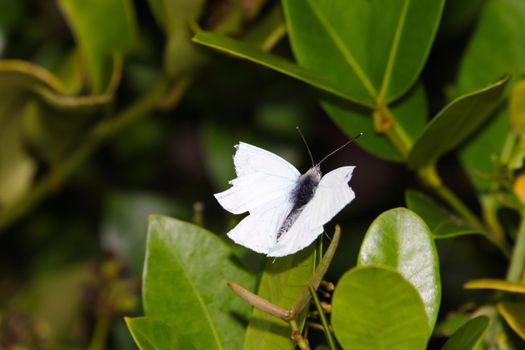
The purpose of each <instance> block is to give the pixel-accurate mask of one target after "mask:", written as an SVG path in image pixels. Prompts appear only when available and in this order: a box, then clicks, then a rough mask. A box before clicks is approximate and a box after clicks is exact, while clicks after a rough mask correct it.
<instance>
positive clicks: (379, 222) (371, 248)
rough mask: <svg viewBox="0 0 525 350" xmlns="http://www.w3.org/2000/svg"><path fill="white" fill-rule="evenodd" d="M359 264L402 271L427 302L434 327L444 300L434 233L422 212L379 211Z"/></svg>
mask: <svg viewBox="0 0 525 350" xmlns="http://www.w3.org/2000/svg"><path fill="white" fill-rule="evenodd" d="M358 265H359V266H366V265H382V266H389V267H391V268H394V269H396V270H397V271H399V273H401V275H403V277H405V278H406V279H407V280H408V281H410V282H411V283H412V284H413V285H414V286H415V287H416V289H417V291H418V293H419V295H420V297H421V300H423V303H424V304H425V311H426V313H427V325H428V327H427V329H429V330H432V329H433V328H434V325H435V323H436V319H437V314H438V311H439V303H440V300H441V281H440V276H439V260H438V256H437V252H436V247H435V245H434V240H433V239H432V234H431V232H430V230H429V229H428V227H427V225H426V224H425V222H424V221H423V220H421V218H419V216H417V215H416V214H414V213H413V212H411V211H410V210H408V209H405V208H396V209H391V210H388V211H386V212H384V213H383V214H381V215H379V216H378V217H377V219H375V220H374V222H373V223H372V224H371V225H370V227H369V228H368V231H367V233H366V236H365V238H364V240H363V243H362V245H361V250H360V251H359V257H358Z"/></svg>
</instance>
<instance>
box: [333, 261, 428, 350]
mask: <svg viewBox="0 0 525 350" xmlns="http://www.w3.org/2000/svg"><path fill="white" fill-rule="evenodd" d="M333 308H334V310H333V314H332V324H333V327H334V331H335V334H336V336H337V339H338V340H339V342H340V344H341V346H342V347H343V348H344V349H363V350H367V349H423V348H424V347H425V343H426V340H427V338H428V328H427V327H426V326H425V325H426V324H427V323H428V321H427V317H426V314H425V307H424V305H423V303H422V301H421V298H420V296H419V294H418V292H417V291H416V289H415V288H414V286H412V285H411V284H410V282H408V281H407V280H405V279H404V278H403V277H402V276H401V274H400V273H398V272H396V271H394V270H391V269H387V268H384V267H374V266H365V267H358V268H355V269H353V270H351V271H349V272H347V273H346V274H344V275H343V277H341V280H340V281H339V283H338V284H337V289H336V292H335V293H334V300H333Z"/></svg>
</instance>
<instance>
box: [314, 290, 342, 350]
mask: <svg viewBox="0 0 525 350" xmlns="http://www.w3.org/2000/svg"><path fill="white" fill-rule="evenodd" d="M310 294H311V295H312V299H313V300H314V304H315V308H316V309H317V312H319V319H320V320H321V324H322V325H323V330H324V334H325V336H326V341H327V342H328V347H329V348H330V350H336V349H337V348H336V345H335V341H334V338H333V337H332V331H331V330H330V326H329V325H328V322H327V321H326V317H325V315H324V310H323V308H322V307H321V303H319V298H318V297H317V292H316V291H315V289H313V288H312V287H311V286H310Z"/></svg>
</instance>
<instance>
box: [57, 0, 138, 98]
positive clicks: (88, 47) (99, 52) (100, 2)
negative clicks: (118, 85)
mask: <svg viewBox="0 0 525 350" xmlns="http://www.w3.org/2000/svg"><path fill="white" fill-rule="evenodd" d="M132 4H133V3H132V1H130V0H59V1H58V5H59V7H60V9H61V10H62V12H63V14H64V16H65V18H66V20H67V21H68V23H69V25H70V27H71V28H72V30H73V32H74V34H75V37H76V40H77V43H78V46H79V47H80V51H81V54H82V56H83V58H84V61H85V64H86V68H87V72H88V74H89V78H90V83H91V88H92V91H93V92H94V93H101V92H103V91H104V90H106V88H107V87H108V84H109V81H110V80H111V75H112V70H113V55H114V54H124V53H126V52H128V51H129V50H130V49H131V48H132V46H133V45H134V41H135V35H136V33H137V31H138V30H137V27H136V23H135V13H134V8H133V5H132Z"/></svg>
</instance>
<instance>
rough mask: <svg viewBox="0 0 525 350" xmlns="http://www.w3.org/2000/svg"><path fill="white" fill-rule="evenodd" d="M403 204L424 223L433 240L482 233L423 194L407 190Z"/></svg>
mask: <svg viewBox="0 0 525 350" xmlns="http://www.w3.org/2000/svg"><path fill="white" fill-rule="evenodd" d="M405 202H406V204H407V207H408V209H410V210H412V211H413V212H415V213H417V214H418V215H419V216H420V217H421V218H422V219H423V220H424V221H425V223H426V224H427V225H428V227H429V228H430V232H431V233H432V235H433V237H434V238H435V239H437V238H449V237H455V236H461V235H468V234H475V233H482V232H479V229H477V228H475V227H471V226H469V225H468V224H467V223H465V222H464V221H463V220H462V219H461V218H460V217H458V216H456V215H454V214H453V213H451V212H450V211H448V210H447V209H446V208H445V207H443V206H442V205H441V204H439V203H438V202H436V201H435V200H434V199H432V197H429V196H427V195H425V194H424V193H421V192H418V191H415V190H407V191H406V192H405Z"/></svg>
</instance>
